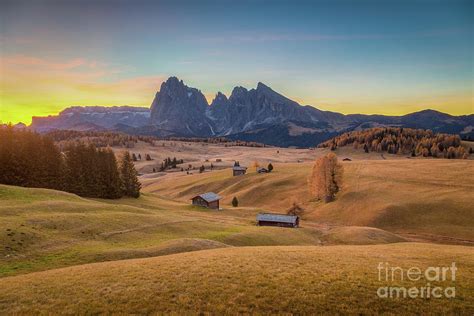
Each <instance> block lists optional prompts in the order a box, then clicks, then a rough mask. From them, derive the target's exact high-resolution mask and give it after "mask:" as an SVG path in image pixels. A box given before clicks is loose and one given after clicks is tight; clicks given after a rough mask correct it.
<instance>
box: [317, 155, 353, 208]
mask: <svg viewBox="0 0 474 316" xmlns="http://www.w3.org/2000/svg"><path fill="white" fill-rule="evenodd" d="M343 172H344V169H343V166H342V164H341V163H339V162H338V161H337V156H336V155H335V154H334V153H329V154H327V155H325V156H322V157H320V158H318V159H317V160H316V162H315V163H314V165H313V170H312V172H311V175H310V177H309V179H308V185H309V191H310V193H311V196H313V197H314V198H316V199H318V200H322V201H324V202H326V203H327V202H331V201H333V200H334V198H335V196H336V193H337V192H339V190H340V189H341V186H342V175H343Z"/></svg>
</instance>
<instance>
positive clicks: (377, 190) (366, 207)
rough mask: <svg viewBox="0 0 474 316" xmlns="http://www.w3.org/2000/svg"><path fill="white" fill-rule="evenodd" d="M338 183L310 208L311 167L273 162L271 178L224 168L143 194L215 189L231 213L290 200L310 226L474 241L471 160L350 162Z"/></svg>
mask: <svg viewBox="0 0 474 316" xmlns="http://www.w3.org/2000/svg"><path fill="white" fill-rule="evenodd" d="M343 165H344V170H345V175H344V185H343V189H342V191H341V192H340V194H339V195H338V196H337V199H336V201H335V202H332V203H328V204H322V203H318V202H314V201H312V199H311V196H309V193H308V189H307V176H308V174H309V173H310V170H311V167H312V164H311V163H293V164H290V163H287V164H278V163H276V164H275V170H274V172H272V173H271V174H257V173H255V172H254V171H252V170H251V171H250V173H249V174H247V175H245V176H240V177H232V175H231V171H230V170H229V169H226V170H220V171H215V172H208V173H204V174H199V175H192V176H188V175H186V174H168V175H166V176H164V177H160V178H155V179H145V180H144V191H146V192H151V193H154V194H157V195H160V196H166V197H170V198H173V199H177V200H181V201H183V202H185V201H187V200H189V199H190V198H191V197H192V196H194V195H196V194H199V193H202V192H207V191H213V192H216V193H219V194H221V195H222V196H223V197H224V199H223V201H222V202H223V205H224V206H225V207H230V203H231V200H232V198H233V197H234V196H236V197H237V198H238V199H239V205H241V206H244V207H256V208H261V209H263V210H267V211H273V212H284V211H285V210H286V209H288V208H289V207H290V206H291V204H292V203H293V202H298V203H299V204H301V205H302V206H303V207H304V208H305V209H306V215H305V216H304V218H305V219H306V220H307V221H309V222H317V223H330V224H335V225H349V226H371V227H378V228H382V229H384V230H388V231H391V232H395V233H403V234H407V235H410V236H418V237H420V238H421V237H424V238H431V239H436V238H438V239H440V240H441V239H442V238H444V237H447V239H446V238H445V239H443V240H444V241H449V240H450V239H449V238H452V240H451V241H452V242H455V241H456V240H459V241H461V240H470V241H474V232H473V230H472V227H474V209H473V207H472V201H471V196H472V192H473V191H474V176H473V175H474V161H472V160H445V159H393V160H383V159H382V160H375V159H371V160H365V159H364V160H362V159H360V160H356V159H355V160H353V161H350V162H343Z"/></svg>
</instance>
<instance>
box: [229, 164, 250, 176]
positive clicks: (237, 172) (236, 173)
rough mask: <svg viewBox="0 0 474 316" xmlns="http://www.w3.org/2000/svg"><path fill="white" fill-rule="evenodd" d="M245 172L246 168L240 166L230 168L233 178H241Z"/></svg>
mask: <svg viewBox="0 0 474 316" xmlns="http://www.w3.org/2000/svg"><path fill="white" fill-rule="evenodd" d="M246 172H247V168H246V167H241V166H234V167H232V175H233V176H234V177H235V176H243V175H244V174H245V173H246Z"/></svg>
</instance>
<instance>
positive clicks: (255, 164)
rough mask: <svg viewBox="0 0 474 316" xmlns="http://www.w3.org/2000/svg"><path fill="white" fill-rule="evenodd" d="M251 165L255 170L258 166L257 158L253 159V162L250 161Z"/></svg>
mask: <svg viewBox="0 0 474 316" xmlns="http://www.w3.org/2000/svg"><path fill="white" fill-rule="evenodd" d="M252 167H254V168H255V170H257V169H258V168H259V167H260V164H259V163H258V161H257V160H255V161H254V162H252Z"/></svg>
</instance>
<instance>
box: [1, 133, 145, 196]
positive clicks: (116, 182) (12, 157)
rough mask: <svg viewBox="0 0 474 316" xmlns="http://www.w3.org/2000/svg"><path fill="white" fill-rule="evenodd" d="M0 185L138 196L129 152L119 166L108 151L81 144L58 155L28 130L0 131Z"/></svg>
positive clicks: (48, 142) (48, 141) (50, 144)
mask: <svg viewBox="0 0 474 316" xmlns="http://www.w3.org/2000/svg"><path fill="white" fill-rule="evenodd" d="M0 183H2V184H9V185H18V186H25V187H39V188H49V189H56V190H63V191H67V192H71V193H75V194H78V195H80V196H85V197H96V198H109V199H115V198H120V197H122V196H132V197H138V196H139V195H140V187H141V186H140V182H139V181H138V178H137V171H136V170H135V167H134V165H133V162H132V158H131V156H130V154H129V153H128V152H126V153H125V155H124V156H123V158H122V159H121V161H120V162H119V163H117V160H116V158H115V155H114V153H113V152H112V150H111V149H109V148H97V147H96V146H95V145H93V144H84V143H80V142H76V143H71V144H69V145H68V146H67V147H66V148H64V150H63V151H62V152H61V151H60V150H59V148H58V147H57V146H55V144H54V142H53V140H52V139H51V138H49V137H46V136H41V135H38V134H36V133H33V132H30V131H27V130H14V129H13V128H11V127H7V128H2V129H0Z"/></svg>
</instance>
